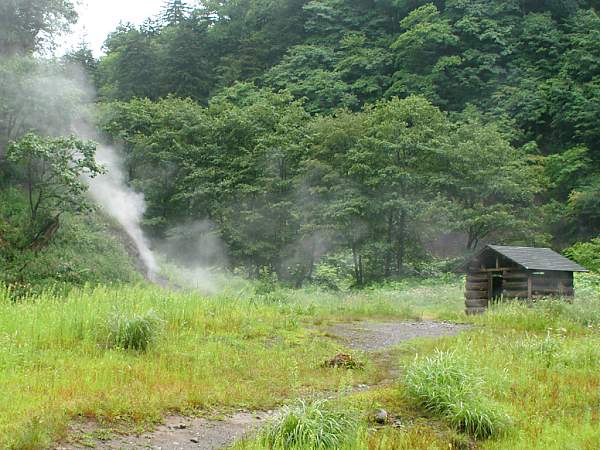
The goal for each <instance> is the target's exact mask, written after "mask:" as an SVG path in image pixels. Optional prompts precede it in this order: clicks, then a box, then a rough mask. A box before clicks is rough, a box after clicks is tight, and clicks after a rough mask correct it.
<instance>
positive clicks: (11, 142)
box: [0, 0, 600, 286]
mask: <svg viewBox="0 0 600 450" xmlns="http://www.w3.org/2000/svg"><path fill="white" fill-rule="evenodd" d="M598 8H600V4H598V2H595V1H585V0H562V1H559V0H545V1H544V0H539V1H532V0H509V1H500V0H485V1H484V0H447V1H441V0H439V1H434V2H426V1H421V0H377V1H369V0H311V1H305V0H271V1H264V0H239V1H226V2H206V3H202V4H201V5H198V4H192V3H191V2H190V3H189V4H186V3H185V2H183V1H181V0H170V1H166V2H165V5H164V9H163V13H162V14H161V16H160V17H154V18H149V19H148V20H147V21H146V22H145V23H144V24H143V25H142V26H139V27H136V26H132V25H127V24H124V25H121V26H120V27H119V28H117V29H116V30H115V31H114V32H112V33H111V34H110V35H109V36H108V37H107V39H106V42H105V54H104V55H103V56H101V57H100V58H99V59H96V58H95V57H94V55H93V54H92V51H91V50H90V49H89V48H88V46H87V45H86V44H85V43H82V44H81V45H80V47H79V48H77V49H74V50H73V51H71V52H69V53H68V54H67V55H65V56H64V57H60V58H58V57H52V56H51V54H52V48H53V37H55V36H57V35H58V34H60V33H61V32H63V31H65V30H66V29H68V27H69V26H70V25H71V24H73V23H74V22H75V21H76V20H77V17H76V13H75V10H74V7H73V4H72V2H70V1H67V0H60V1H58V0H53V1H51V0H34V1H22V0H9V1H3V2H2V4H1V5H0V280H1V279H4V281H5V282H8V283H11V284H12V283H19V284H27V283H30V282H32V281H35V280H39V279H43V280H47V279H55V280H57V281H68V282H75V283H83V282H89V281H94V280H104V281H106V280H116V281H118V280H128V279H131V278H132V277H135V274H134V273H133V266H132V262H131V261H129V260H128V258H127V255H126V254H125V253H124V251H123V249H122V245H121V244H120V243H119V239H118V237H115V233H114V230H112V231H111V227H113V225H111V223H110V220H109V219H107V218H106V217H104V216H103V215H102V212H101V211H96V210H95V208H94V206H93V204H92V202H90V201H89V200H87V194H86V184H85V181H84V179H83V178H82V177H81V176H82V175H85V176H92V177H93V176H96V175H99V174H101V173H102V172H103V170H104V169H103V167H101V166H100V165H98V164H97V163H96V161H95V160H94V152H95V144H94V143H93V142H90V141H87V140H86V139H84V138H87V136H80V137H77V136H76V134H78V130H80V129H81V128H80V124H81V123H82V122H85V123H87V124H91V123H93V124H94V126H95V127H97V128H98V130H100V131H99V139H102V140H105V141H107V142H109V143H111V144H113V145H114V146H116V147H118V148H120V149H121V152H122V157H123V158H124V162H125V168H126V172H127V174H128V183H129V184H130V185H131V187H133V188H134V189H135V190H137V191H138V192H141V193H143V194H144V196H145V200H146V203H147V210H146V212H145V215H144V221H143V227H144V231H145V232H146V233H147V235H148V236H149V237H150V239H151V241H152V243H153V246H154V247H155V248H156V249H157V250H158V251H160V252H161V253H163V254H165V255H166V256H167V257H169V256H171V257H174V256H176V257H177V259H178V260H179V261H180V262H183V263H186V262H189V263H190V264H191V263H192V262H194V263H195V262H197V261H198V260H199V259H200V260H201V262H202V264H203V265H205V266H210V267H219V268H222V269H227V270H228V271H232V272H238V273H242V274H244V275H247V276H251V277H258V276H267V277H275V276H276V277H277V278H278V279H279V280H281V281H285V282H288V283H290V284H293V285H295V286H300V285H302V284H303V283H304V282H307V281H311V280H312V281H316V282H323V283H326V284H327V283H330V282H332V280H336V279H340V278H344V277H347V278H349V279H352V280H353V283H354V284H356V285H362V284H365V283H368V282H371V281H373V280H382V279H387V278H394V277H403V276H407V275H415V274H417V275H418V274H427V273H429V272H431V271H435V270H450V269H451V268H452V261H450V262H448V261H444V260H440V259H439V258H437V257H438V256H439V255H440V252H439V246H440V245H442V243H443V242H447V239H446V240H444V239H443V237H448V236H451V237H452V240H453V241H456V242H458V244H455V245H453V248H454V249H456V248H458V249H459V250H458V251H454V252H453V253H452V256H456V257H460V256H461V255H463V254H468V253H469V252H472V251H473V250H474V249H476V248H477V246H478V245H480V244H482V243H484V242H490V241H493V242H496V243H511V244H523V245H551V246H553V247H555V248H558V249H567V253H568V254H570V255H571V256H573V257H574V258H576V259H579V260H580V261H581V262H583V263H584V264H587V265H589V266H590V268H594V267H596V266H600V262H599V261H598V257H596V256H595V255H596V254H597V252H598V250H599V249H600V244H599V243H598V239H597V238H598V235H599V234H600V126H599V125H600V45H598V43H599V42H600V16H599V15H598ZM115 14H118V11H116V12H115ZM198 242H200V243H202V242H213V243H214V242H218V243H219V245H218V246H217V247H218V250H216V249H215V248H214V247H215V245H207V246H206V247H207V248H206V249H205V250H206V251H202V249H199V248H198V245H191V243H198ZM208 247H211V248H210V249H209V248H208ZM84 249H87V250H84ZM441 253H442V254H443V255H444V256H448V254H447V253H445V252H441ZM86 254H87V255H88V256H86ZM104 256H107V258H104ZM108 256H110V257H108ZM99 260H102V262H99Z"/></svg>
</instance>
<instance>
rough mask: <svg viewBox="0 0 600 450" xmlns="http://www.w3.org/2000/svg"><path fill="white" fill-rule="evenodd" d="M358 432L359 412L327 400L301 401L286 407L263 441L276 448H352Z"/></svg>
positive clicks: (264, 432)
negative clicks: (345, 408) (344, 409)
mask: <svg viewBox="0 0 600 450" xmlns="http://www.w3.org/2000/svg"><path fill="white" fill-rule="evenodd" d="M358 432H359V424H358V417H357V415H356V414H353V413H349V412H347V411H342V410H340V409H338V408H335V407H333V406H332V405H331V404H330V403H329V402H328V401H327V400H315V401H313V402H305V401H300V402H299V403H298V404H296V405H294V406H287V407H285V408H283V410H282V411H281V414H280V415H279V416H278V418H277V419H275V420H274V421H273V423H272V424H271V425H270V426H269V427H267V428H266V429H265V430H264V431H263V432H262V435H261V441H262V442H261V443H262V445H264V446H265V447H267V448H269V449H276V450H283V449H294V450H296V449H298V450H326V449H340V448H344V447H348V448H349V447H350V446H351V445H352V442H354V441H355V440H356V437H357V434H358Z"/></svg>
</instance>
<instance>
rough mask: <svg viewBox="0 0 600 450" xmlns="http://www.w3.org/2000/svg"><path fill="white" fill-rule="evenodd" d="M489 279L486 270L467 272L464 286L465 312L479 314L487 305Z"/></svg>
mask: <svg viewBox="0 0 600 450" xmlns="http://www.w3.org/2000/svg"><path fill="white" fill-rule="evenodd" d="M489 286H490V279H489V274H488V273H487V272H477V271H474V272H469V273H468V274H467V281H466V286H465V288H466V289H465V312H466V313H467V314H481V313H483V312H485V310H486V309H487V307H488V298H489V291H490V287H489Z"/></svg>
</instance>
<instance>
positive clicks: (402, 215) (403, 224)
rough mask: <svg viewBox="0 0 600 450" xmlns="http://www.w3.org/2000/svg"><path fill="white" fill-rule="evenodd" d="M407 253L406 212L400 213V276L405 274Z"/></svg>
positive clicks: (398, 267) (398, 239) (398, 249)
mask: <svg viewBox="0 0 600 450" xmlns="http://www.w3.org/2000/svg"><path fill="white" fill-rule="evenodd" d="M405 253H406V211H404V209H402V211H401V212H400V217H399V223H398V236H397V239H396V271H397V272H398V275H400V274H401V273H402V272H404V256H405Z"/></svg>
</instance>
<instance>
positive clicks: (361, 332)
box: [327, 321, 468, 351]
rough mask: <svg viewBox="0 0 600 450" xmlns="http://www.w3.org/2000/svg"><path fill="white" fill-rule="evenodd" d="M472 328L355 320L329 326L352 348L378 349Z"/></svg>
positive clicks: (441, 323) (427, 322)
mask: <svg viewBox="0 0 600 450" xmlns="http://www.w3.org/2000/svg"><path fill="white" fill-rule="evenodd" d="M466 328H468V325H458V324H454V323H449V322H432V321H423V322H355V323H342V324H337V325H334V326H332V327H329V328H328V329H327V331H328V333H329V334H331V335H332V336H334V337H336V338H338V339H340V340H341V341H342V342H343V343H344V344H345V345H346V346H348V347H349V348H353V349H357V350H364V351H376V350H384V349H386V348H388V347H392V346H394V345H398V344H400V343H402V342H403V341H408V340H410V339H416V338H436V337H443V336H454V335H455V334H458V333H459V332H460V331H462V330H464V329H466Z"/></svg>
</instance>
